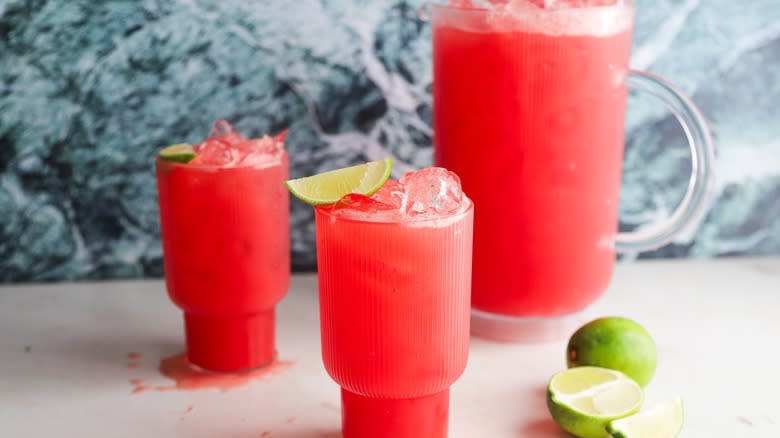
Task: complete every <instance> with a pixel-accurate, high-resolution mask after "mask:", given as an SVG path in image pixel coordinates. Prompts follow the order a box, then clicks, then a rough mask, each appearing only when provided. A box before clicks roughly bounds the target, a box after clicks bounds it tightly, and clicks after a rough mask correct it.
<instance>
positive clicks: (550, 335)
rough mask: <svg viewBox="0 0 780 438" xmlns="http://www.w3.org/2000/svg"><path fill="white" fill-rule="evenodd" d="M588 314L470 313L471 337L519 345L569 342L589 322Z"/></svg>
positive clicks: (474, 310)
mask: <svg viewBox="0 0 780 438" xmlns="http://www.w3.org/2000/svg"><path fill="white" fill-rule="evenodd" d="M588 321H589V319H588V315H586V312H578V313H571V314H568V315H561V316H551V317H543V316H531V317H523V316H510V315H503V314H499V313H490V312H484V311H481V310H476V309H472V310H471V334H472V335H473V336H476V337H478V338H484V339H489V340H492V341H499V342H512V343H519V344H539V343H546V342H558V341H565V340H568V339H569V337H570V336H571V335H572V334H573V333H574V331H575V330H577V329H578V328H580V327H581V326H582V325H584V324H585V323H586V322H588Z"/></svg>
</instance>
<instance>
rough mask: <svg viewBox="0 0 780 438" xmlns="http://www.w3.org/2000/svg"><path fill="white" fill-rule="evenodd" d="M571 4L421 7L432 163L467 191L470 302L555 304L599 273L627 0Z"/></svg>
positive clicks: (527, 307)
mask: <svg viewBox="0 0 780 438" xmlns="http://www.w3.org/2000/svg"><path fill="white" fill-rule="evenodd" d="M584 9H587V10H588V11H584ZM584 9H583V10H575V9H570V10H567V11H563V12H553V11H544V9H543V8H536V11H535V12H534V14H536V15H532V16H528V17H525V19H522V14H520V17H521V18H518V15H515V16H504V17H499V18H498V19H494V20H488V13H487V12H486V11H484V10H478V9H458V8H441V9H440V10H438V11H437V12H436V13H435V16H434V36H433V38H434V127H435V162H436V165H438V166H443V167H447V168H449V169H451V170H452V171H454V172H456V173H457V174H459V175H460V177H461V179H462V182H463V188H464V192H465V193H467V194H468V195H469V196H470V197H471V198H472V199H473V201H474V205H475V224H474V267H473V269H474V271H473V289H472V303H473V307H474V308H475V309H478V310H482V311H487V312H491V313H499V314H505V315H512V316H552V315H563V314H568V313H572V312H576V311H578V310H580V309H582V308H583V307H585V306H587V305H588V304H590V303H591V302H593V301H594V300H595V299H596V298H598V297H599V296H600V295H601V294H602V293H603V292H604V290H605V289H606V287H607V285H608V283H609V280H610V277H611V272H612V265H613V262H614V249H613V248H612V244H611V242H612V239H613V237H614V235H615V233H616V231H617V215H618V201H619V185H620V177H621V168H622V158H623V140H624V113H625V104H626V88H625V84H624V81H623V73H624V72H625V69H626V66H627V63H628V58H629V51H630V45H631V19H632V17H633V7H632V6H630V5H628V6H621V7H618V6H613V7H607V8H601V9H600V8H584ZM621 9H622V11H621ZM607 10H612V13H614V14H615V16H614V17H610V16H608V15H605V14H606V12H609V11H607ZM529 11H531V10H530V9H529ZM600 11H604V13H602V12H600ZM578 12H585V13H584V14H583V15H582V17H577V16H575V15H574V14H576V13H578ZM529 13H530V12H529ZM621 13H622V15H621ZM565 14H569V16H568V17H567V16H566V15H565ZM569 18H570V19H571V20H568V21H567V19H569ZM576 18H581V19H579V20H575V19H576ZM613 18H614V20H613V21H612V22H610V20H612V19H613ZM544 20H549V22H545V21H544ZM589 20H593V22H589ZM617 20H623V22H621V23H616V21H617ZM609 26H612V29H611V30H610V28H609Z"/></svg>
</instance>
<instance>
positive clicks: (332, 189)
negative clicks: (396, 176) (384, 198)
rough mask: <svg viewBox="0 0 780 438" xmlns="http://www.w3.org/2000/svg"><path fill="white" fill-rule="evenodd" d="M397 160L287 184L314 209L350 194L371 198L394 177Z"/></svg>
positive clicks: (384, 161)
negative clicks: (391, 172) (391, 174)
mask: <svg viewBox="0 0 780 438" xmlns="http://www.w3.org/2000/svg"><path fill="white" fill-rule="evenodd" d="M392 167H393V160H392V159H390V158H385V159H384V160H379V161H372V162H370V163H365V164H359V165H357V166H352V167H345V168H342V169H336V170H331V171H329V172H324V173H320V174H317V175H313V176H307V177H305V178H298V179H291V180H289V181H286V182H285V183H284V185H285V186H287V190H289V191H290V193H292V194H293V195H294V196H295V197H296V198H298V199H300V200H301V201H303V202H305V203H307V204H311V205H327V204H333V203H335V202H336V201H338V200H339V199H341V197H342V196H344V195H348V194H350V193H359V194H361V195H366V196H371V195H372V194H374V193H375V192H376V191H377V190H379V189H380V188H381V187H382V185H384V183H385V181H387V179H388V178H389V177H390V170H391V169H392Z"/></svg>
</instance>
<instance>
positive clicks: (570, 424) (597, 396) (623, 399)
mask: <svg viewBox="0 0 780 438" xmlns="http://www.w3.org/2000/svg"><path fill="white" fill-rule="evenodd" d="M643 401H644V393H643V392H642V388H640V387H639V385H638V384H637V383H636V382H635V381H634V380H633V379H631V378H630V377H628V376H626V375H625V374H623V373H621V372H620V371H615V370H609V369H606V368H599V367H590V366H583V367H577V368H571V369H568V370H566V371H561V372H559V373H557V374H555V375H554V376H553V377H552V378H551V379H550V382H549V384H548V385H547V408H548V409H549V410H550V414H551V415H552V417H553V420H555V422H556V423H557V424H558V425H559V426H561V427H562V428H563V429H564V430H566V431H567V432H569V433H571V434H573V435H576V436H578V437H581V438H604V437H605V436H608V432H607V425H609V424H610V422H612V421H614V420H618V419H620V418H623V417H627V416H629V415H633V414H635V413H636V412H638V411H639V408H640V407H641V406H642V402H643Z"/></svg>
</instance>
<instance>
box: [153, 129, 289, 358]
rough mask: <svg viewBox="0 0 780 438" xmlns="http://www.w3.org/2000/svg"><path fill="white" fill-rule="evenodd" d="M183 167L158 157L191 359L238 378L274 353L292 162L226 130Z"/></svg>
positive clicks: (268, 144) (165, 232)
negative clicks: (286, 184) (239, 373)
mask: <svg viewBox="0 0 780 438" xmlns="http://www.w3.org/2000/svg"><path fill="white" fill-rule="evenodd" d="M195 150H196V152H197V153H198V155H197V157H196V158H195V159H194V160H193V161H190V162H188V163H186V164H181V163H176V162H171V161H166V160H164V159H161V158H158V159H157V163H156V167H157V187H158V193H159V203H160V223H161V231H162V244H163V260H164V266H165V281H166V286H167V289H168V294H169V295H170V297H171V299H172V300H173V302H174V303H175V304H176V305H177V306H178V307H179V308H181V309H182V311H183V312H184V323H185V335H186V340H187V357H188V359H189V361H190V362H191V363H192V364H194V365H196V366H198V367H201V368H203V369H206V370H211V371H240V370H247V369H252V368H257V367H260V366H263V365H266V364H268V363H270V362H271V361H272V360H273V359H274V357H275V355H276V346H275V307H276V304H277V303H278V302H279V301H281V299H282V298H283V297H284V295H285V294H286V293H287V288H288V286H289V281H290V267H289V266H290V255H289V250H290V243H289V211H288V205H289V195H288V192H287V190H286V189H285V188H284V185H283V182H284V181H285V180H286V179H287V154H286V152H285V151H284V147H283V143H282V138H270V137H264V138H261V139H246V138H244V137H242V136H241V135H240V134H238V133H237V132H235V131H233V130H232V129H231V128H230V126H229V125H227V124H226V123H225V122H217V124H216V126H215V129H214V131H213V133H212V135H211V136H210V137H209V138H208V139H206V141H204V142H203V143H202V144H200V145H198V146H196V147H195Z"/></svg>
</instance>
